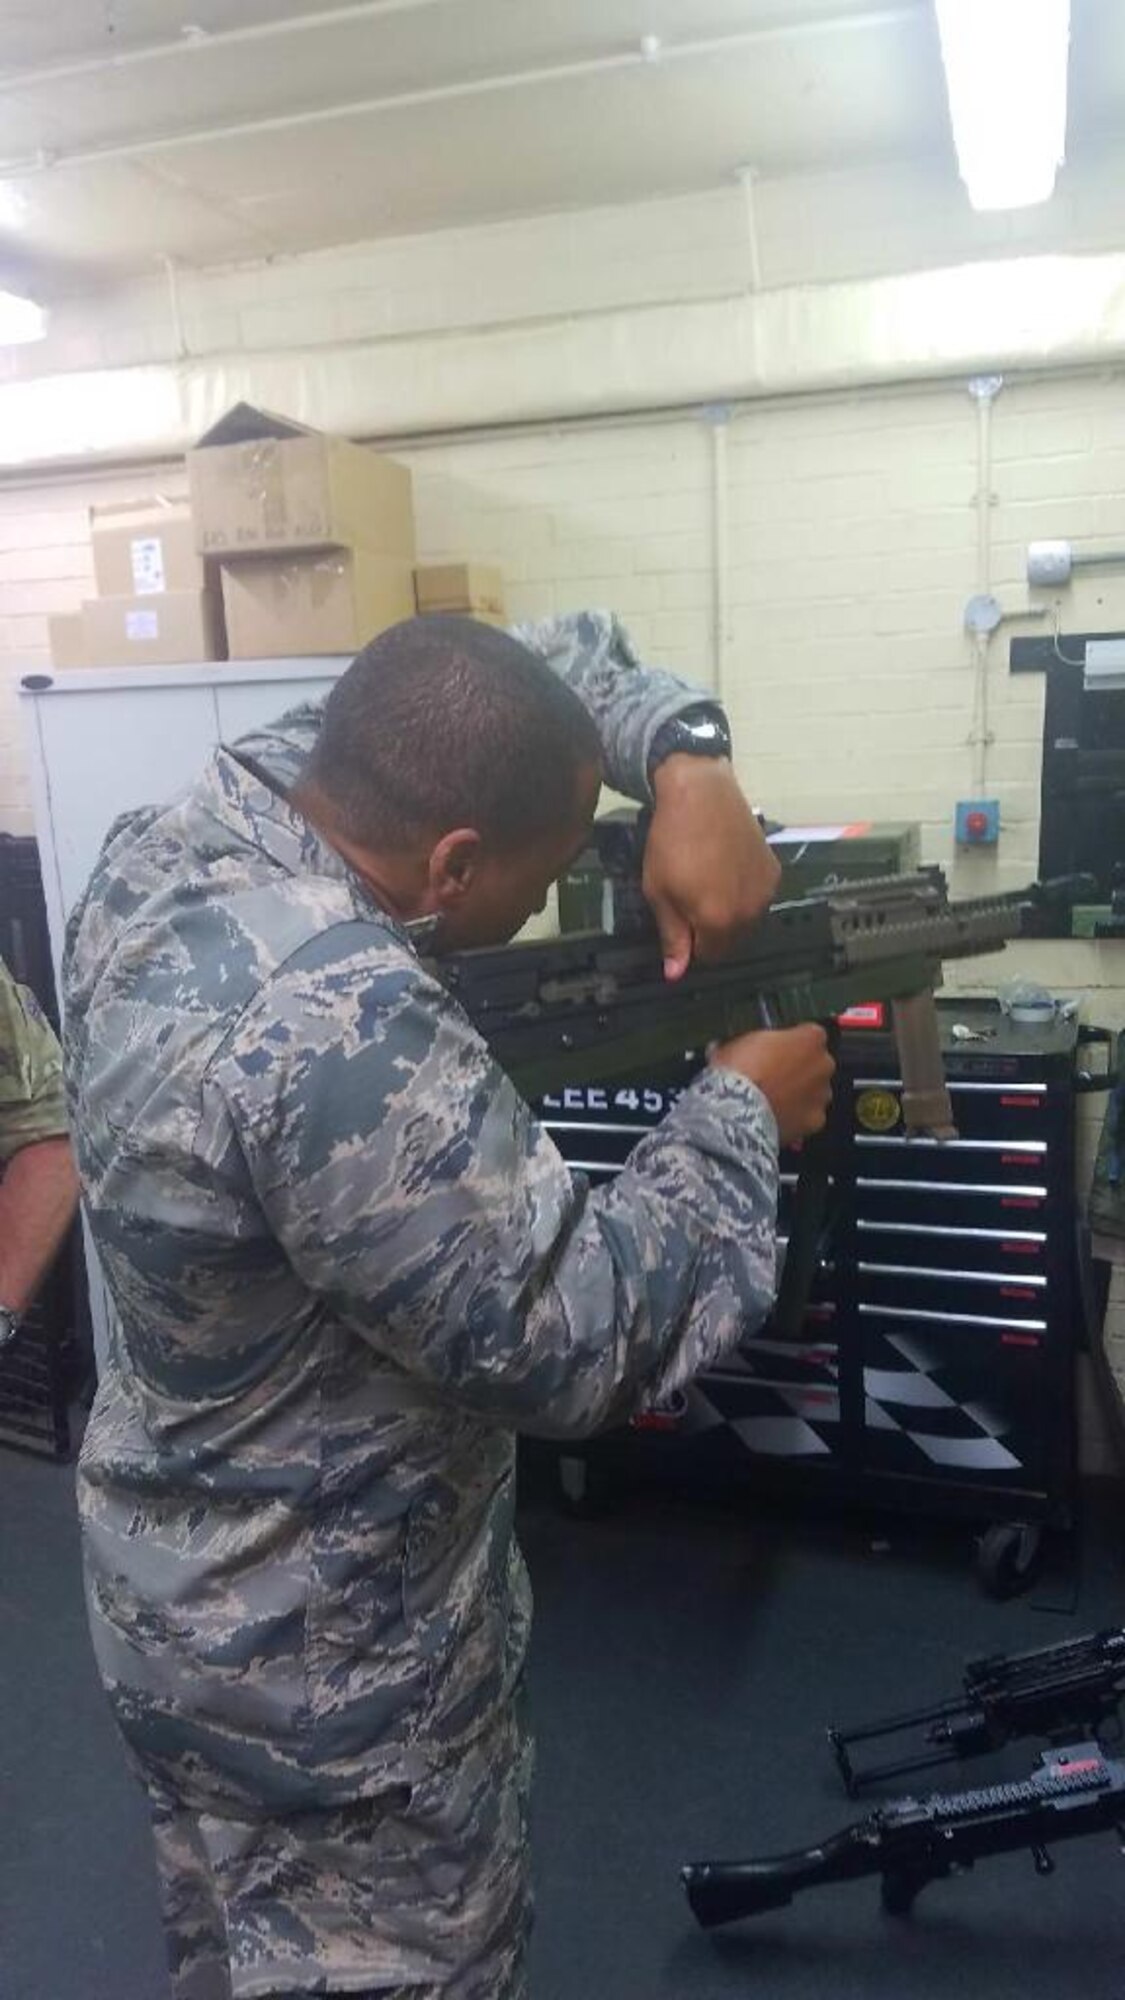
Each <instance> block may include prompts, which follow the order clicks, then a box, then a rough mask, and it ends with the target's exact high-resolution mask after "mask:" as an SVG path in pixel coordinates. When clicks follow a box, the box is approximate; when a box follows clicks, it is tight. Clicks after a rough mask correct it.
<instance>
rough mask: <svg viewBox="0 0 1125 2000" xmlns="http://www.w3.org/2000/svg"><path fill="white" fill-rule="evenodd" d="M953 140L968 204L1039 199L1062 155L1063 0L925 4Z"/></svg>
mask: <svg viewBox="0 0 1125 2000" xmlns="http://www.w3.org/2000/svg"><path fill="white" fill-rule="evenodd" d="M935 4H936V7H937V18H938V28H939V30H940V33H941V53H942V60H943V62H944V63H945V80H946V85H947V88H948V91H949V111H950V117H951V119H952V122H953V140H954V144H955V145H956V147H957V160H958V164H959V166H960V169H961V178H962V180H963V181H964V183H965V186H966V187H967V188H968V190H969V200H970V201H971V202H972V204H973V207H974V208H1030V207H1031V206H1032V204H1033V203H1035V202H1040V201H1049V200H1050V198H1051V195H1052V194H1053V192H1054V186H1055V174H1056V172H1057V171H1058V169H1059V167H1060V166H1061V165H1062V161H1063V158H1064V156H1065V152H1066V65H1067V52H1068V48H1069V43H1070V0H935Z"/></svg>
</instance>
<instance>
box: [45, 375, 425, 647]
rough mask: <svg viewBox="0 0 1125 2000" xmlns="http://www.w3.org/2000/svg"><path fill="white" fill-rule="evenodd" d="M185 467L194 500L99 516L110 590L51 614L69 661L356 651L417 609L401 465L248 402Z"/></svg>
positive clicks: (96, 512)
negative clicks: (77, 608) (74, 607)
mask: <svg viewBox="0 0 1125 2000" xmlns="http://www.w3.org/2000/svg"><path fill="white" fill-rule="evenodd" d="M187 471H188V486H189V498H188V500H186V501H183V500H157V501H151V500H145V501H137V502H133V503H129V504H127V505H123V506H111V507H95V508H94V509H93V510H92V512H91V516H90V537H91V543H92V548H93V559H94V574H95V579H96V583H97V591H98V594H97V596H96V597H94V598H90V599H88V600H87V602H86V603H84V604H83V605H82V608H81V610H80V611H79V612H75V613H68V614H64V615H62V616H60V617H55V618H52V619H51V620H50V621H49V637H50V646H51V657H52V659H53V661H54V663H55V665H56V666H57V667H75V666H107V667H118V666H125V665H137V666H156V665H168V664H172V663H175V662H181V661H182V662H192V661H201V660H225V659H226V658H227V657H228V653H229V656H230V657H231V658H233V659H272V658H278V657H279V656H285V655H297V654H318V653H354V652H356V651H357V650H358V648H359V647H360V646H362V645H364V644H365V643H366V641H367V640H368V639H370V638H372V637H373V636H374V635H375V633H377V632H380V631H383V630H384V629H385V628H386V627H387V626H388V625H394V624H397V623H398V621H399V620H400V619H403V618H412V617H413V616H414V610H415V600H414V512H413V500H412V491H411V479H410V474H409V472H408V471H407V470H406V468H405V467H404V466H401V465H397V464H396V463H395V461H394V460H393V459H389V458H385V457H383V456H382V454H381V453H379V452H375V451H370V450H367V449H365V448H364V447H362V446H359V445H354V444H351V443H349V442H348V440H347V439H345V438H338V437H329V436H326V435H324V434H323V433H321V432H317V431H310V430H306V429H305V428H303V427H302V426H301V425H299V424H294V423H290V422H289V421H288V420H287V419H285V418H282V417H273V416H270V415H269V414H268V413H266V412H265V411H262V410H256V409H254V408H252V407H251V406H250V405H249V404H246V403H240V404H238V405H236V407H235V408H234V409H233V410H231V411H229V412H228V414H227V415H226V416H225V417H224V418H222V419H221V420H220V422H219V423H217V424H216V425H215V426H214V427H213V429H212V430H210V431H208V432H207V433H206V435H205V436H204V437H203V438H201V439H200V441H199V444H198V445H197V446H196V448H195V449H194V450H193V451H190V452H189V453H188V455H187Z"/></svg>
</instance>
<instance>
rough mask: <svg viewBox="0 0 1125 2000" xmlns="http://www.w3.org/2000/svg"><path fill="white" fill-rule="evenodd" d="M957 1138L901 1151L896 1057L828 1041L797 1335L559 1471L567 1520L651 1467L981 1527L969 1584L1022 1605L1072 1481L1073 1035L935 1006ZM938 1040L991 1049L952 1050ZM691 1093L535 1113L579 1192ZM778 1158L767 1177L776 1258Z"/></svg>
mask: <svg viewBox="0 0 1125 2000" xmlns="http://www.w3.org/2000/svg"><path fill="white" fill-rule="evenodd" d="M939 1015H940V1019H941V1024H942V1039H943V1046H944V1050H945V1057H946V1065H947V1074H948V1077H949V1082H950V1088H951V1095H952V1102H953V1107H954V1114H955V1118H956V1121H957V1127H958V1137H957V1138H956V1139H955V1140H952V1141H947V1142H945V1143H942V1144H938V1143H937V1142H935V1141H932V1140H925V1139H911V1138H907V1137H906V1136H905V1134H904V1132H903V1128H902V1120H901V1106H900V1101H899V1094H898V1086H897V1070H896V1060H895V1054H894V1043H893V1040H892V1038H891V1036H890V1035H889V1034H888V1033H886V1032H883V1031H882V1030H881V1029H880V1028H877V1027H876V1028H870V1027H862V1028H860V1027H857V1028H854V1029H846V1030H845V1031H844V1032H843V1034H842V1036H841V1053H840V1066H841V1072H842V1077H843V1087H844V1090H845V1093H846V1096H845V1100H844V1104H843V1107H842V1110H843V1114H844V1115H843V1116H842V1117H841V1119H840V1121H839V1128H838V1130H839V1137H838V1139H837V1142H836V1145H835V1147H834V1157H833V1161H832V1193H831V1201H830V1221H829V1225H828V1228H827V1230H826V1233H825V1236H824V1239H823V1242H822V1246H821V1258H820V1263H819V1266H818V1272H817V1277H816V1281H815V1284H814V1290H813V1296H812V1301H811V1304H810V1307H809V1312H808V1316H807V1318H806V1321H805V1326H804V1332H803V1335H802V1336H801V1337H800V1338H798V1339H795V1340H794V1339H789V1340H780V1339H778V1338H777V1337H776V1335H775V1334H774V1332H773V1330H772V1329H771V1327H770V1325H769V1324H767V1325H766V1326H765V1327H764V1328H762V1329H761V1330H760V1332H759V1333H758V1334H756V1335H755V1336H753V1337H751V1338H748V1339H747V1340H746V1341H745V1342H744V1343H743V1345H742V1346H741V1348H740V1349H739V1350H738V1351H737V1352H736V1353H735V1354H733V1355H732V1356H731V1358H730V1359H729V1360H728V1361H727V1362H725V1363H724V1364H723V1366H722V1367H721V1368H720V1369H717V1370H715V1371H714V1372H712V1373H709V1374H707V1375H705V1376H703V1377H701V1378H700V1379H699V1380H698V1382H697V1383H695V1384H694V1385H693V1386H692V1387H691V1388H690V1389H688V1390H687V1391H686V1392H685V1393H684V1394H682V1395H680V1396H677V1397H676V1398H675V1399H674V1400H673V1402H672V1403H671V1404H670V1405H669V1406H668V1407H666V1408H663V1409H654V1410H652V1411H649V1412H646V1413H644V1414H643V1415H642V1416H641V1417H639V1418H638V1419H637V1420H636V1421H635V1422H634V1424H633V1425H632V1426H630V1428H629V1429H628V1430H627V1431H618V1432H614V1433H611V1434H608V1435H604V1436H602V1437H600V1438H597V1439H594V1440H592V1441H591V1442H590V1443H589V1444H586V1445H583V1446H580V1447H578V1448H577V1449H574V1448H572V1447H570V1446H567V1447H566V1448H565V1449H564V1450H563V1451H562V1452H561V1454H560V1461H559V1469H560V1474H561V1477H562V1481H563V1486H564V1490H565V1491H566V1492H567V1493H568V1495H569V1496H570V1498H571V1499H572V1501H574V1502H575V1503H581V1501H582V1500H583V1499H584V1498H585V1497H587V1496H589V1497H592V1496H593V1495H594V1494H595V1493H600V1492H601V1490H602V1489H603V1488H604V1486H605V1484H606V1483H607V1481H608V1480H609V1479H610V1478H615V1479H619V1478H620V1477H621V1476H622V1475H627V1474H628V1472H629V1471H630V1469H632V1470H634V1471H638V1472H639V1471H642V1470H643V1471H646V1472H647V1471H651V1470H654V1469H656V1468H658V1467H659V1466H660V1465H662V1464H663V1465H666V1466H668V1467H671V1468H674V1469H675V1470H676V1472H677V1473H686V1474H688V1475H690V1476H692V1477H696V1476H698V1477H699V1478H700V1479H701V1480H705V1481H707V1482H714V1481H716V1480H717V1481H719V1482H722V1483H724V1484H728V1485H729V1484H732V1483H734V1482H738V1481H746V1480H749V1481H752V1482H756V1483H758V1484H760V1485H767V1486H768V1485H774V1486H779V1485H780V1486H783V1487H784V1486H788V1487H789V1488H790V1489H792V1488H793V1487H794V1486H797V1487H798V1488H799V1489H800V1490H801V1491H802V1492H816V1491H817V1490H820V1491H822V1492H823V1493H824V1494H825V1495H826V1496H827V1495H834V1496H835V1497H837V1498H842V1499H846V1500H848V1501H850V1502H853V1503H855V1504H860V1505H868V1506H872V1507H874V1506H880V1507H881V1506H886V1507H889V1508H893V1509H895V1510H901V1509H903V1508H906V1507H909V1508H912V1509H915V1510H920V1511H922V1512H931V1513H943V1514H959V1515H962V1516H964V1517H965V1518H967V1519H973V1520H975V1521H979V1522H982V1523H986V1524H991V1532H990V1533H989V1534H987V1535H986V1536H985V1538H984V1540H983V1542H982V1544H981V1549H982V1567H983V1570H984V1573H985V1580H986V1582H989V1583H990V1584H992V1585H993V1586H994V1587H1017V1586H1018V1581H1019V1575H1020V1572H1021V1571H1025V1572H1026V1573H1028V1574H1030V1571H1031V1568H1032V1566H1033V1562H1034V1558H1035V1554H1036V1551H1037V1545H1038V1539H1039V1536H1040V1534H1041V1531H1042V1528H1043V1527H1044V1526H1046V1525H1058V1526H1067V1525H1069V1523H1070V1521H1071V1518H1072V1511H1073V1500H1074V1484H1075V1419H1074V1375H1075V1350H1076V1345H1077V1339H1078V1324H1077V1321H1078V1300H1077V1287H1076V1270H1075V1249H1074V1243H1075V1232H1074V1216H1075V1202H1074V1097H1075V1090H1076V1084H1077V1078H1076V1064H1077V1060H1078V1056H1079V1050H1080V1033H1079V1030H1078V1028H1077V1027H1076V1026H1075V1024H1074V1023H1070V1022H1062V1021H1051V1022H1049V1023H1048V1024H1046V1025H1044V1026H1039V1027H1035V1028H1028V1027H1013V1026H1012V1025H1011V1024H1010V1023H1009V1022H1008V1021H1007V1019H1006V1017H1005V1016H1004V1015H1003V1014H1002V1013H1001V1011H1000V1009H999V1007H998V1006H997V1005H996V1004H995V1003H988V1002H967V1001H962V1002H957V1001H944V1002H942V1003H940V1005H939ZM955 1024H956V1025H957V1026H958V1027H959V1028H960V1029H961V1030H962V1031H964V1030H965V1029H968V1030H969V1031H970V1032H972V1033H974V1034H977V1035H982V1036H984V1037H986V1039H982V1040H973V1041H969V1040H963V1039H959V1038H957V1037H955V1036H954V1033H953V1030H954V1026H955ZM690 1074H691V1065H689V1064H687V1063H685V1064H684V1065H683V1066H682V1068H681V1070H680V1073H679V1074H677V1075H665V1076H664V1077H662V1078H661V1079H659V1080H657V1081H654V1082H650V1083H648V1084H647V1085H646V1084H643V1083H637V1082H636V1081H632V1082H626V1083H623V1084H622V1085H621V1086H620V1087H613V1086H609V1087H606V1088H603V1089H598V1090H576V1089H571V1090H569V1091H561V1092H559V1093H557V1094H556V1095H554V1096H550V1097H547V1098H544V1099H543V1100H541V1104H540V1113H541V1116H542V1118H543V1120H544V1122H545V1123H546V1124H547V1125H548V1127H549V1128H550V1129H551V1131H552V1133H553V1135H554V1137H555V1139H556V1141H557V1143H558V1145H559V1146H560V1148H561V1149H562V1151H563V1153H564V1154H565V1155H566V1157H567V1158H568V1159H569V1160H570V1161H571V1163H572V1164H573V1165H575V1166H581V1167H582V1168H583V1169H584V1170H585V1171H586V1172H587V1173H589V1174H590V1176H591V1178H592V1179H593V1180H594V1181H595V1182H597V1181H601V1180H604V1179H605V1178H606V1177H607V1176H609V1175H610V1174H612V1173H613V1172H615V1171H616V1170H617V1168H618V1167H619V1166H620V1164H621V1163H622V1161H623V1160H624V1159H625V1158H626V1156H627V1154H628V1152H629V1149H630V1148H631V1146H632V1145H633V1144H635V1143H636V1140H637V1138H638V1137H639V1136H640V1135H641V1134H642V1133H643V1132H644V1131H647V1130H649V1129H651V1127H652V1126H653V1125H654V1124H656V1123H658V1122H659V1119H660V1118H661V1117H662V1116H663V1115H664V1112H665V1110H666V1109H667V1108H668V1104H669V1102H670V1101H671V1100H672V1099H674V1097H675V1095H676V1093H677V1091H678V1090H679V1089H680V1088H682V1087H683V1084H684V1083H685V1082H686V1081H687V1079H688V1078H689V1076H690ZM797 1165H798V1162H797V1160H796V1159H789V1158H786V1159H784V1160H783V1162H782V1166H783V1174H782V1194H781V1211H780V1218H779V1234H780V1238H781V1242H782V1244H784V1239H785V1233H786V1227H787V1222H788V1216H789V1213H790V1209H791V1203H792V1197H793V1189H794V1187H795V1184H796V1178H797Z"/></svg>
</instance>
